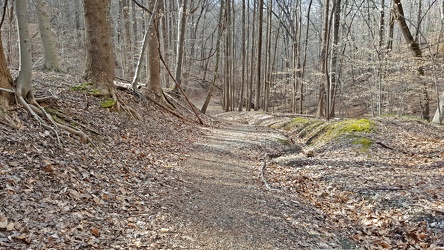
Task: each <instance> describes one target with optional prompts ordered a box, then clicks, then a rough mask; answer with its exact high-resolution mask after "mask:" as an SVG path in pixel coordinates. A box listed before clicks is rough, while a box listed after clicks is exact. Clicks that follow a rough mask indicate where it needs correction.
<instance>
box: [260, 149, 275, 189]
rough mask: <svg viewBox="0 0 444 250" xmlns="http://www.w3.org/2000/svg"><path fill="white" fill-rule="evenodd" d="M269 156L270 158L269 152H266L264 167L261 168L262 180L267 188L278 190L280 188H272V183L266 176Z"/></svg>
mask: <svg viewBox="0 0 444 250" xmlns="http://www.w3.org/2000/svg"><path fill="white" fill-rule="evenodd" d="M267 158H268V154H265V156H264V164H262V168H261V174H260V175H261V179H262V182H263V183H264V185H265V187H266V188H267V190H268V191H278V190H279V189H276V188H272V187H271V185H270V184H268V181H267V178H265V170H266V168H267Z"/></svg>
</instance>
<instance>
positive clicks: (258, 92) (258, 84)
mask: <svg viewBox="0 0 444 250" xmlns="http://www.w3.org/2000/svg"><path fill="white" fill-rule="evenodd" d="M258 9H259V17H258V18H259V19H258V31H257V71H256V77H257V79H256V98H255V99H256V100H255V101H256V103H255V106H254V110H256V111H257V110H259V108H260V106H261V104H260V100H261V81H262V74H261V69H262V63H261V62H262V27H263V23H262V21H263V19H264V0H259V6H258Z"/></svg>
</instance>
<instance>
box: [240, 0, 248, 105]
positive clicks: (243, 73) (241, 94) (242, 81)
mask: <svg viewBox="0 0 444 250" xmlns="http://www.w3.org/2000/svg"><path fill="white" fill-rule="evenodd" d="M241 39H242V45H241V53H242V54H241V56H242V59H241V60H242V70H241V71H242V72H241V74H242V75H241V86H240V87H241V89H240V94H239V107H238V111H242V107H243V105H244V86H245V57H246V51H245V50H246V49H245V43H246V41H245V0H242V38H241Z"/></svg>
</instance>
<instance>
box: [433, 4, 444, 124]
mask: <svg viewBox="0 0 444 250" xmlns="http://www.w3.org/2000/svg"><path fill="white" fill-rule="evenodd" d="M440 12H441V30H440V32H439V38H438V44H437V50H436V51H437V53H438V51H439V49H440V48H439V47H440V42H441V39H442V35H443V32H442V31H443V29H444V2H442V3H441V6H440ZM436 88H437V86H436ZM436 92H437V93H438V90H436ZM437 99H438V107H437V108H436V111H435V115H434V116H433V119H432V122H433V123H437V124H441V123H442V121H443V119H444V91H443V92H442V93H441V95H440V96H438V97H437Z"/></svg>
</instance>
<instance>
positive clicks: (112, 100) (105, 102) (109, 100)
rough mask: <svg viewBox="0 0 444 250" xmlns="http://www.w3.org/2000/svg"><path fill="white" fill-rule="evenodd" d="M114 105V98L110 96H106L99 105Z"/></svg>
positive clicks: (108, 106)
mask: <svg viewBox="0 0 444 250" xmlns="http://www.w3.org/2000/svg"><path fill="white" fill-rule="evenodd" d="M114 105H116V100H114V99H112V98H107V99H106V100H104V101H103V102H101V103H100V107H102V108H112V107H114Z"/></svg>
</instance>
